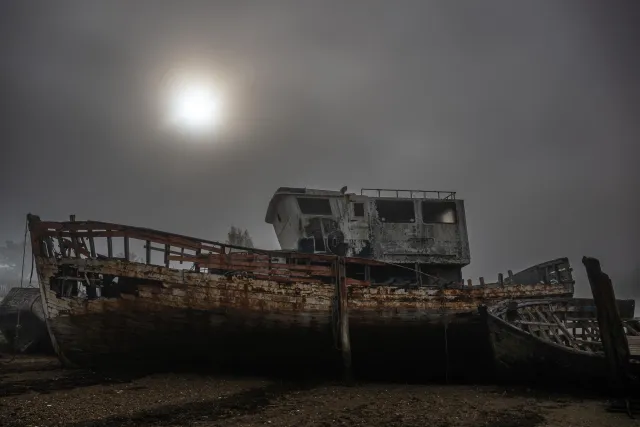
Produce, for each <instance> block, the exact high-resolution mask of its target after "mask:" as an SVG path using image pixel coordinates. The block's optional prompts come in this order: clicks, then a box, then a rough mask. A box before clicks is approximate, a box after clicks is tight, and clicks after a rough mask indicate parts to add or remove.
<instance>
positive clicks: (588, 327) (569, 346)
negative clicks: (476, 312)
mask: <svg viewBox="0 0 640 427" xmlns="http://www.w3.org/2000/svg"><path fill="white" fill-rule="evenodd" d="M589 301H591V304H592V305H591V306H589ZM616 302H617V304H618V311H619V312H620V314H621V317H622V319H623V325H624V329H625V332H626V335H627V339H628V342H629V347H630V350H631V354H632V356H633V357H637V356H640V319H636V318H633V317H632V316H633V311H634V308H635V307H634V301H633V300H626V301H625V300H617V301H616ZM480 313H481V315H482V317H484V319H485V320H486V322H487V327H488V331H489V340H490V342H491V348H492V351H493V356H494V361H495V363H496V369H497V372H498V373H499V374H502V375H503V376H507V377H510V378H512V379H515V378H518V379H524V380H532V381H548V380H552V381H562V380H564V381H566V382H568V383H575V382H581V381H584V382H586V383H593V382H598V383H605V382H606V381H607V379H608V375H609V373H608V370H607V362H606V360H605V356H604V352H603V348H602V343H601V341H600V334H599V329H598V321H597V319H596V317H595V305H593V300H586V299H585V300H582V302H581V303H576V300H575V299H541V300H540V299H539V300H518V301H504V302H501V303H499V304H496V305H494V306H491V307H487V306H481V307H480ZM634 365H635V363H634ZM636 366H638V365H636Z"/></svg>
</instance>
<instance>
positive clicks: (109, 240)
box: [107, 236, 113, 258]
mask: <svg viewBox="0 0 640 427" xmlns="http://www.w3.org/2000/svg"><path fill="white" fill-rule="evenodd" d="M107 256H108V257H109V258H113V240H112V238H111V236H107Z"/></svg>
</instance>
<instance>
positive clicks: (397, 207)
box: [376, 200, 416, 223]
mask: <svg viewBox="0 0 640 427" xmlns="http://www.w3.org/2000/svg"><path fill="white" fill-rule="evenodd" d="M376 207H377V208H378V217H380V220H381V221H382V222H396V223H407V222H415V220H416V214H415V212H414V209H413V202H412V201H411V200H376Z"/></svg>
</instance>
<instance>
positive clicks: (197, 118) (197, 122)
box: [171, 82, 223, 132]
mask: <svg viewBox="0 0 640 427" xmlns="http://www.w3.org/2000/svg"><path fill="white" fill-rule="evenodd" d="M222 107H223V105H222V97H221V95H220V93H219V92H217V91H216V90H215V89H214V88H213V87H212V86H211V85H207V84H203V83H195V82H189V83H186V84H183V85H180V87H178V88H175V90H174V93H173V94H172V100H171V118H172V121H173V122H174V124H175V125H177V126H179V127H181V128H184V129H185V130H189V131H198V132H201V131H210V130H214V129H216V128H218V127H219V126H220V123H221V121H222V113H223V108H222Z"/></svg>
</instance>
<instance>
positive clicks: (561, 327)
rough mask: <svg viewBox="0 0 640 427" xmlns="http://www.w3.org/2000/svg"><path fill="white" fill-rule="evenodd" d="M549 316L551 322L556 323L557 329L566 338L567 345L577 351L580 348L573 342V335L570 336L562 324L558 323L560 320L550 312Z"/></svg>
mask: <svg viewBox="0 0 640 427" xmlns="http://www.w3.org/2000/svg"><path fill="white" fill-rule="evenodd" d="M549 315H550V316H551V318H552V319H553V320H555V321H556V323H557V324H558V327H559V328H560V330H561V331H562V333H563V334H564V336H565V337H566V338H567V341H569V345H571V347H573V348H575V349H579V348H580V347H579V346H578V344H577V343H576V342H575V341H574V339H573V335H571V333H570V332H569V330H567V328H566V327H565V326H564V325H563V324H562V322H561V321H560V319H558V316H556V314H555V313H554V312H550V313H549Z"/></svg>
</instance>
